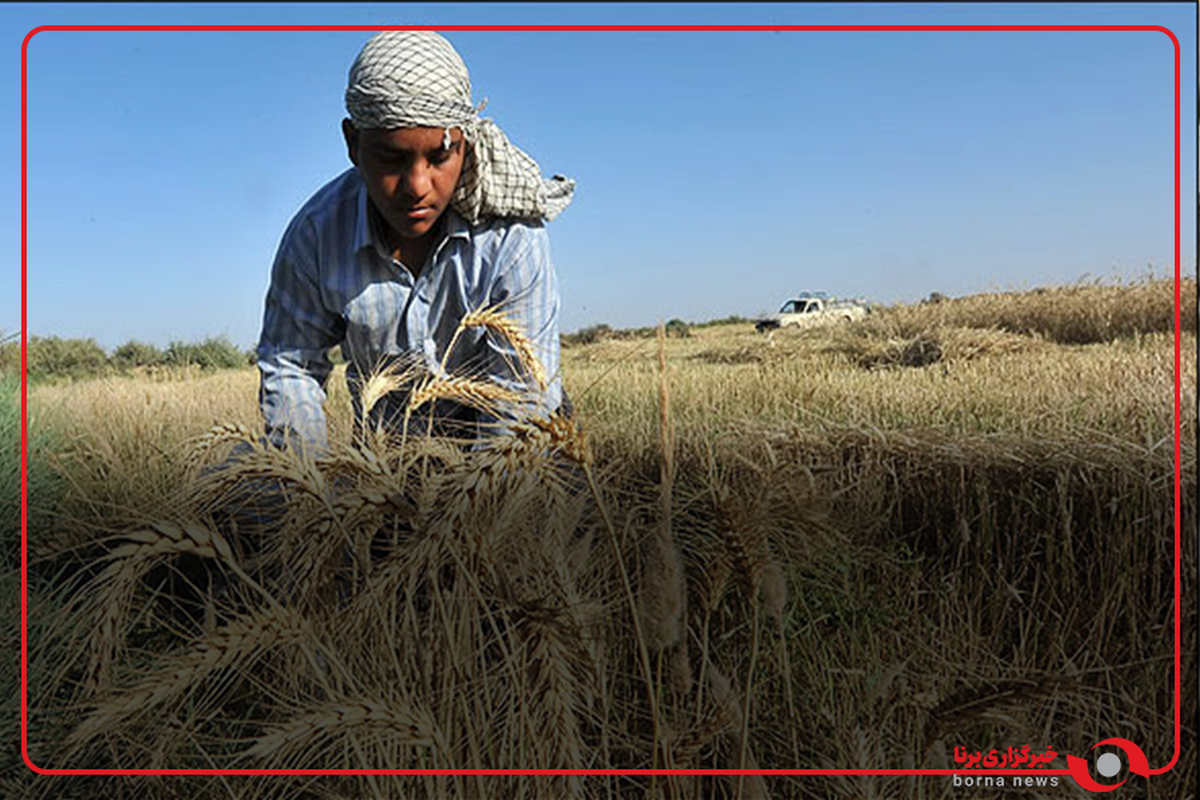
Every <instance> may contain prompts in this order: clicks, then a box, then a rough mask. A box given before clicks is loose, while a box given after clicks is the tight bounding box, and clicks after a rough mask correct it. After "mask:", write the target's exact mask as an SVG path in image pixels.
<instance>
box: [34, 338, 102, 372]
mask: <svg viewBox="0 0 1200 800" xmlns="http://www.w3.org/2000/svg"><path fill="white" fill-rule="evenodd" d="M16 358H17V368H18V369H19V368H20V350H19V349H18V351H17V356H16ZM26 365H27V368H28V371H29V375H30V376H31V377H55V378H80V377H85V376H90V375H103V374H105V373H106V372H108V371H109V361H108V355H106V354H105V352H104V348H102V347H101V346H100V345H98V344H96V340H95V339H60V338H59V337H57V336H34V337H31V338H30V339H29V341H28V343H27V349H26Z"/></svg>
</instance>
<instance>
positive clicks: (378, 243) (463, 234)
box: [354, 170, 471, 258]
mask: <svg viewBox="0 0 1200 800" xmlns="http://www.w3.org/2000/svg"><path fill="white" fill-rule="evenodd" d="M355 172H357V170H355ZM370 203H371V198H370V196H369V195H368V194H367V185H366V184H365V183H363V182H362V179H361V178H359V181H358V224H357V225H356V226H355V229H354V252H356V253H357V252H358V251H360V250H362V249H363V248H366V247H373V248H375V252H377V253H379V255H380V256H382V257H384V258H391V255H390V254H389V253H388V252H387V248H386V247H385V246H384V244H383V240H382V238H381V237H380V236H379V235H378V231H376V230H375V226H374V225H372V224H371V220H372V217H374V216H375V215H373V214H371V213H370V209H371V206H370ZM442 216H444V217H445V218H446V228H445V230H446V236H445V238H447V239H470V238H471V226H470V224H469V223H468V222H467V221H466V220H465V219H463V218H462V216H460V215H459V213H458V212H457V211H455V210H454V208H453V207H450V208H447V209H446V211H445V213H444V214H443V215H442Z"/></svg>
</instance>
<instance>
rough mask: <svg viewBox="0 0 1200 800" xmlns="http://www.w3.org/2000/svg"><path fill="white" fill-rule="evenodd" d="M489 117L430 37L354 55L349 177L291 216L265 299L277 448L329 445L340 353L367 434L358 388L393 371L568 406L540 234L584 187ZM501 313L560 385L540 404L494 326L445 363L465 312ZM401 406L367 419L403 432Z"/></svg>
mask: <svg viewBox="0 0 1200 800" xmlns="http://www.w3.org/2000/svg"><path fill="white" fill-rule="evenodd" d="M482 108H483V106H482V105H480V106H479V107H476V106H474V104H473V102H472V99H471V83H470V78H469V76H468V73H467V68H466V65H465V64H464V63H463V61H462V59H461V58H460V57H459V55H458V53H457V52H455V50H454V48H453V47H451V45H450V43H449V42H447V41H446V40H445V39H444V38H442V37H441V36H439V35H437V34H435V33H431V32H424V31H388V32H384V33H380V34H378V35H376V36H374V37H373V38H372V39H371V40H370V41H368V42H367V44H366V45H365V46H364V47H363V49H362V51H361V52H360V53H359V55H358V58H357V59H356V60H355V62H354V65H353V67H352V68H351V70H350V76H349V82H348V86H347V88H346V109H347V111H348V113H349V118H348V119H346V120H343V122H342V133H343V135H344V137H345V141H346V147H347V150H348V152H349V156H350V161H351V163H352V164H353V167H352V168H351V169H349V170H347V171H346V172H345V173H343V174H342V175H340V176H338V177H337V178H335V179H334V180H333V181H331V182H330V183H328V184H327V185H326V186H324V187H323V188H322V189H321V190H319V191H318V192H317V193H316V194H315V195H314V196H313V197H312V198H311V199H310V200H309V201H308V202H307V203H305V205H304V206H303V207H302V208H301V209H300V211H299V212H298V213H297V214H296V216H295V218H294V219H293V220H292V222H291V224H290V225H289V226H288V229H287V231H286V233H285V234H284V236H283V241H282V242H281V243H280V246H279V250H278V253H277V255H276V258H275V264H274V267H273V270H272V276H271V286H270V289H269V290H268V292H267V298H266V308H265V313H264V315H263V327H262V335H261V337H260V339H259V344H258V367H259V371H260V374H261V384H260V389H259V402H260V405H261V408H262V412H263V415H264V417H265V419H266V426H267V434H268V436H269V438H270V439H271V440H272V442H273V443H274V444H276V445H277V446H282V445H284V444H285V443H288V444H293V445H296V444H299V445H302V446H306V447H309V448H315V449H317V450H321V449H324V448H326V447H327V445H328V433H327V430H326V420H325V412H324V409H323V407H322V406H323V403H324V401H325V390H324V387H325V384H326V381H327V379H328V377H329V373H330V370H331V368H332V365H331V363H330V360H329V356H328V352H329V350H330V348H332V347H333V346H335V345H338V344H340V345H341V350H342V354H343V355H344V356H345V358H346V361H347V362H348V367H347V383H348V385H349V388H350V392H351V397H352V399H353V403H354V408H355V417H356V423H358V422H360V419H359V418H360V416H361V408H362V405H361V391H362V385H363V382H364V381H365V380H366V379H367V378H368V377H369V376H370V375H371V374H372V372H373V371H374V370H376V369H378V368H380V367H381V366H384V365H386V364H388V363H389V362H392V363H394V362H396V361H398V360H400V361H403V360H411V361H414V362H416V363H417V364H418V365H419V366H421V367H423V368H425V369H427V370H431V371H433V372H434V373H440V372H441V371H442V368H443V362H445V363H444V368H445V372H446V373H448V374H451V375H462V374H471V375H474V376H477V377H479V376H485V377H486V378H488V379H490V380H492V381H495V382H497V383H499V384H502V385H503V386H505V387H506V388H509V389H513V390H516V391H518V392H521V393H522V394H525V395H526V396H534V397H537V398H538V402H536V403H535V404H534V406H535V410H536V411H540V412H541V413H548V412H552V411H554V410H555V409H557V408H559V407H560V405H562V404H563V400H564V398H563V394H562V384H561V378H560V376H559V375H558V367H559V339H558V306H559V299H558V290H557V286H556V283H555V275H554V267H553V264H552V263H551V260H550V249H549V240H548V237H547V235H546V231H545V228H544V226H543V222H544V221H549V220H551V219H553V218H554V217H555V216H556V215H557V214H558V213H559V212H560V211H561V210H562V209H563V208H565V207H566V206H567V204H568V203H569V202H570V201H571V196H572V193H573V191H574V186H575V184H574V182H573V181H570V180H568V179H566V178H563V177H561V176H555V177H554V178H552V179H549V180H547V179H544V178H542V176H541V172H540V170H539V168H538V165H537V164H536V163H535V162H534V161H533V159H531V158H530V157H529V156H527V155H526V154H525V153H523V152H521V151H520V150H518V149H517V148H516V147H515V146H513V145H512V144H511V143H510V142H509V141H508V139H507V138H506V137H505V136H504V134H503V133H502V132H501V131H500V129H499V128H498V127H497V126H496V125H495V124H494V123H493V122H492V121H491V120H487V119H482V118H480V117H479V111H481V110H482ZM497 305H499V306H500V307H501V308H502V310H503V312H504V313H505V314H506V315H507V316H508V317H509V318H511V319H513V320H514V321H515V322H517V324H518V325H519V326H520V327H521V328H522V330H523V331H524V332H525V334H526V336H527V337H528V338H529V339H530V340H531V341H532V344H533V346H534V351H535V353H536V355H537V356H538V358H539V359H540V361H541V363H542V366H543V368H544V369H545V372H546V374H547V375H549V376H551V381H550V383H549V386H548V387H547V388H546V389H545V391H544V392H540V390H539V387H538V386H537V384H536V382H534V381H531V380H530V376H529V375H527V374H525V373H524V372H523V370H522V368H521V367H520V366H519V359H518V358H516V357H515V353H514V351H513V349H512V347H511V345H510V344H509V343H508V342H507V341H505V340H504V338H503V337H498V336H496V335H495V334H493V333H489V332H487V331H486V330H484V329H471V330H469V331H466V332H464V333H463V334H462V335H460V336H459V337H458V339H457V340H455V341H454V347H453V350H452V351H451V352H450V354H449V356H448V357H447V349H448V348H449V347H450V344H451V341H452V340H454V334H455V331H456V330H457V329H458V326H459V323H460V321H461V320H462V318H463V316H464V315H466V314H467V313H468V312H470V311H474V310H478V309H481V308H485V307H492V306H497ZM530 392H535V394H533V395H529V393H530ZM404 406H405V399H404V398H402V397H401V398H396V397H393V398H390V399H389V400H388V401H387V402H384V403H381V404H379V405H378V406H377V407H376V408H375V409H374V410H373V413H372V422H374V420H375V419H376V418H378V419H381V420H383V421H386V422H389V423H395V422H396V421H397V420H398V419H399V418H400V417H401V416H402V414H403V409H404ZM422 412H423V416H422V417H420V418H418V420H417V421H418V422H423V424H424V425H434V426H435V428H437V427H438V426H440V425H442V426H444V427H445V429H447V430H454V431H456V432H461V431H463V430H473V429H474V427H475V426H476V425H479V424H484V423H486V422H488V421H489V420H488V419H487V418H486V417H484V416H483V415H481V414H479V413H478V412H476V411H474V410H472V409H468V408H466V407H463V406H456V405H454V404H451V403H446V402H443V403H440V404H438V405H437V406H434V407H426V408H423V409H422ZM451 422H457V423H459V425H458V426H454V425H450V424H448V423H451Z"/></svg>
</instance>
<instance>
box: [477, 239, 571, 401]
mask: <svg viewBox="0 0 1200 800" xmlns="http://www.w3.org/2000/svg"><path fill="white" fill-rule="evenodd" d="M509 236H510V237H511V238H510V241H509V242H506V243H505V245H504V246H503V247H502V248H501V258H502V259H504V263H503V264H501V265H500V269H499V270H498V278H497V280H496V283H495V284H494V285H493V286H492V288H491V291H490V295H489V305H491V306H499V309H500V311H501V312H502V313H504V315H505V316H507V317H508V318H509V319H511V320H513V321H514V322H516V323H517V325H518V326H519V327H520V329H521V331H522V332H523V333H524V334H525V336H526V337H527V338H528V339H529V340H530V343H531V344H532V345H533V351H534V353H536V355H537V358H538V360H539V361H540V362H541V366H542V369H544V370H545V375H546V377H547V378H548V386H547V388H546V391H545V392H542V391H541V389H540V388H539V386H538V384H537V382H536V381H535V380H534V378H533V376H532V375H530V373H529V372H528V371H527V370H526V369H525V367H524V365H523V364H522V362H521V359H520V356H519V355H518V354H517V352H516V350H515V348H513V347H512V345H511V343H510V342H508V341H507V340H506V339H505V338H504V337H503V336H498V335H496V334H495V333H493V332H489V333H488V335H487V336H486V338H485V343H486V344H485V347H486V350H485V359H484V364H485V369H486V371H487V375H488V377H489V378H491V379H492V380H494V381H496V382H497V383H499V384H501V385H502V386H504V387H506V388H508V389H511V390H513V391H515V392H517V393H519V394H522V395H526V396H529V397H530V398H531V400H536V402H534V403H530V404H529V406H527V407H525V408H522V409H509V410H508V412H509V413H507V414H505V416H508V417H510V418H511V417H513V416H517V415H520V414H537V415H539V416H546V415H549V414H552V413H553V412H554V411H556V410H557V409H558V407H559V405H560V404H561V403H562V376H561V375H560V374H559V364H560V343H559V337H558V309H559V296H558V284H557V281H556V278H555V274H554V264H553V262H552V261H551V258H550V238H549V236H548V235H547V234H546V229H545V228H544V227H542V225H540V224H533V225H522V226H521V227H519V228H516V229H515V230H513V231H512V232H511V233H510V234H509ZM481 421H482V422H484V423H487V422H492V421H493V420H481Z"/></svg>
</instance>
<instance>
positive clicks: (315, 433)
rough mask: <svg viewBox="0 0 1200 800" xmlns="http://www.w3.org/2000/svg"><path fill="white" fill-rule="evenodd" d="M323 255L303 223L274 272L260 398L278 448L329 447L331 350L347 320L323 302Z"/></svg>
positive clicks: (289, 237)
mask: <svg viewBox="0 0 1200 800" xmlns="http://www.w3.org/2000/svg"><path fill="white" fill-rule="evenodd" d="M317 254H318V242H317V237H316V234H315V231H314V230H313V228H312V226H311V223H309V222H307V221H303V220H301V221H297V222H295V223H293V224H292V226H290V227H289V228H288V231H287V233H286V234H284V239H283V242H282V243H281V244H280V246H279V252H278V253H277V254H276V256H275V263H274V266H273V267H272V270H271V286H270V288H269V289H268V290H267V299H266V303H265V310H264V312H263V327H262V335H261V336H260V337H259V342H258V353H257V354H258V369H259V374H260V378H261V380H260V383H259V392H258V400H259V406H260V408H261V409H262V414H263V418H264V420H265V423H266V433H267V437H268V439H269V440H270V441H271V443H272V444H274V445H275V446H276V447H283V446H285V445H292V446H295V445H301V446H304V447H307V448H311V449H315V450H317V451H324V450H325V449H326V448H327V447H328V443H329V438H328V437H329V434H328V430H327V428H326V422H325V409H324V404H325V398H326V395H325V384H326V382H327V381H328V379H329V373H330V371H331V370H332V369H333V365H332V363H331V362H330V360H329V349H330V348H331V347H333V346H334V345H336V344H337V343H338V342H340V341H341V340H342V337H343V335H344V325H345V321H344V320H343V319H342V317H341V315H340V314H336V313H334V312H331V311H330V310H329V309H328V308H326V306H325V304H324V303H323V301H322V298H321V289H320V285H321V284H320V270H319V261H318V255H317Z"/></svg>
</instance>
